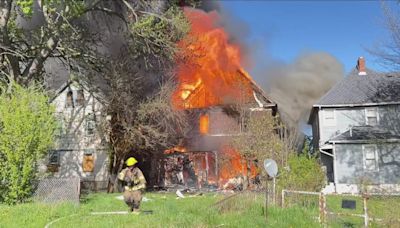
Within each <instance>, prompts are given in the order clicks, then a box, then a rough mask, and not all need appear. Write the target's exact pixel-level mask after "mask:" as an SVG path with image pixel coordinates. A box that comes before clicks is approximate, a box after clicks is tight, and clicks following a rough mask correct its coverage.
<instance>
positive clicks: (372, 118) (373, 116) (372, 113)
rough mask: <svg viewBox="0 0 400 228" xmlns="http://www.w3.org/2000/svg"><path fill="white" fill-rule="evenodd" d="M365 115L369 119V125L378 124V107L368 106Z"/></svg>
mask: <svg viewBox="0 0 400 228" xmlns="http://www.w3.org/2000/svg"><path fill="white" fill-rule="evenodd" d="M365 116H366V119H367V125H371V126H375V125H377V124H378V112H377V108H366V109H365Z"/></svg>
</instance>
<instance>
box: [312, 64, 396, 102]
mask: <svg viewBox="0 0 400 228" xmlns="http://www.w3.org/2000/svg"><path fill="white" fill-rule="evenodd" d="M391 102H400V76H399V75H398V74H397V75H396V74H388V73H386V74H384V73H376V72H374V71H372V70H368V69H367V75H358V73H357V70H353V72H351V73H350V75H348V76H347V77H345V78H343V79H342V81H340V82H339V83H337V84H336V85H335V86H334V87H333V88H332V89H331V90H329V92H328V93H326V94H325V95H324V96H323V97H322V98H321V99H320V100H319V101H318V102H316V104H315V105H314V107H315V106H334V105H362V104H375V103H391Z"/></svg>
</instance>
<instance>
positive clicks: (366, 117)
mask: <svg viewBox="0 0 400 228" xmlns="http://www.w3.org/2000/svg"><path fill="white" fill-rule="evenodd" d="M367 109H374V110H375V116H376V124H375V125H371V126H376V125H379V112H378V107H365V108H364V114H365V123H366V125H370V123H369V122H368V111H367ZM371 117H373V116H371Z"/></svg>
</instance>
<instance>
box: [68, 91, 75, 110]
mask: <svg viewBox="0 0 400 228" xmlns="http://www.w3.org/2000/svg"><path fill="white" fill-rule="evenodd" d="M67 107H72V108H73V107H74V98H73V94H72V91H68V93H67Z"/></svg>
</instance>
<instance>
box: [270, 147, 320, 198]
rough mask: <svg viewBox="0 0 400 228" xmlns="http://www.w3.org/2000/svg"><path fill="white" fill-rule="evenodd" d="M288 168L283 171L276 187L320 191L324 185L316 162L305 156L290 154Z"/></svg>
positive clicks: (313, 158) (312, 158) (314, 159)
mask: <svg viewBox="0 0 400 228" xmlns="http://www.w3.org/2000/svg"><path fill="white" fill-rule="evenodd" d="M288 165H289V167H288V168H286V169H283V170H282V172H281V175H280V176H279V178H278V186H279V187H280V188H284V189H290V190H303V191H320V190H321V189H322V187H323V185H324V183H325V174H324V172H323V170H322V168H321V166H320V164H319V163H318V160H317V159H316V158H315V157H313V156H309V155H306V154H300V155H297V154H290V155H289V160H288Z"/></svg>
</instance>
